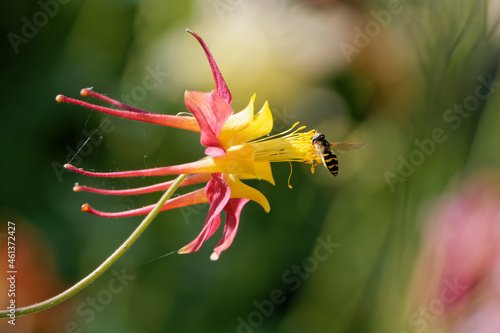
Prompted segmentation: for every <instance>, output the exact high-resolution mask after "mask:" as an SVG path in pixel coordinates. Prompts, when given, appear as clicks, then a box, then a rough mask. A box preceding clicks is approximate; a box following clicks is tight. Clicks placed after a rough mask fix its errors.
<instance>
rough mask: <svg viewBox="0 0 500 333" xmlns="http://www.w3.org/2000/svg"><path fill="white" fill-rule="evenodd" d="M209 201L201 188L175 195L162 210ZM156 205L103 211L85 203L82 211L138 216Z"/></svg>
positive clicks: (119, 215) (108, 214) (112, 215)
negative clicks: (110, 211)
mask: <svg viewBox="0 0 500 333" xmlns="http://www.w3.org/2000/svg"><path fill="white" fill-rule="evenodd" d="M204 202H207V197H206V195H205V189H203V188H201V189H199V190H196V191H193V192H190V193H187V194H184V195H181V196H178V197H175V198H173V199H170V200H168V201H167V202H166V203H165V205H163V207H162V208H161V211H164V210H168V209H174V208H180V207H186V206H191V205H196V204H199V203H204ZM155 206H156V204H154V205H149V206H144V207H142V208H137V209H131V210H126V211H123V212H113V213H109V212H102V211H99V210H96V209H94V208H92V207H90V206H89V205H88V204H84V205H83V206H82V211H84V212H87V213H91V214H94V215H98V216H102V217H127V216H136V215H145V214H148V213H149V212H150V211H151V210H153V208H154V207H155Z"/></svg>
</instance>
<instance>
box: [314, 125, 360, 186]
mask: <svg viewBox="0 0 500 333" xmlns="http://www.w3.org/2000/svg"><path fill="white" fill-rule="evenodd" d="M312 144H313V145H314V146H315V147H316V151H317V152H318V154H319V155H321V160H322V161H323V165H324V166H325V167H326V168H327V169H328V171H330V173H331V174H332V175H333V176H334V177H336V176H337V175H338V174H339V160H338V158H337V155H335V153H334V152H333V149H332V147H333V148H335V149H338V150H339V151H349V150H353V149H358V148H361V147H363V146H364V145H365V144H364V143H359V142H334V143H330V142H328V141H327V140H326V138H325V135H324V134H321V133H318V132H316V134H314V136H313V137H312Z"/></svg>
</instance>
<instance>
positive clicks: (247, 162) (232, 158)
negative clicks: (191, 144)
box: [211, 144, 257, 177]
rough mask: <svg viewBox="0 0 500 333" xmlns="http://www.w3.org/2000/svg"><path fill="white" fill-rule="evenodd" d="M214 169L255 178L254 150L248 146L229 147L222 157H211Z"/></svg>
mask: <svg viewBox="0 0 500 333" xmlns="http://www.w3.org/2000/svg"><path fill="white" fill-rule="evenodd" d="M212 159H213V162H214V166H215V169H216V170H217V171H211V172H222V173H227V174H237V175H239V174H250V175H253V176H255V177H257V174H256V171H255V166H254V164H255V163H254V150H253V147H252V146H251V145H249V144H244V145H240V146H235V147H231V148H230V149H228V150H227V151H226V154H225V155H224V156H217V157H213V158H212Z"/></svg>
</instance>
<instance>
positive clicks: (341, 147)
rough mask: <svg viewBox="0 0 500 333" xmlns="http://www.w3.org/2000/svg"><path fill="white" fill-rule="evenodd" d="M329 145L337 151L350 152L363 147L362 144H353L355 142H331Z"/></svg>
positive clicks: (363, 144)
mask: <svg viewBox="0 0 500 333" xmlns="http://www.w3.org/2000/svg"><path fill="white" fill-rule="evenodd" d="M330 144H331V146H332V147H333V148H335V149H337V150H338V151H351V150H354V149H359V148H362V147H364V146H365V143H364V142H355V141H347V142H333V143H330Z"/></svg>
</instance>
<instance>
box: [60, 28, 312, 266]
mask: <svg viewBox="0 0 500 333" xmlns="http://www.w3.org/2000/svg"><path fill="white" fill-rule="evenodd" d="M188 32H189V33H191V34H192V35H193V36H194V37H195V38H196V39H197V40H198V42H199V43H200V44H201V46H202V47H203V49H204V51H205V53H206V56H207V58H208V62H209V64H210V67H211V69H212V73H213V76H214V79H215V86H216V91H215V92H214V91H212V92H208V93H205V92H198V91H186V93H185V103H186V106H187V108H188V109H189V111H191V113H192V114H193V116H172V115H164V114H156V113H151V112H147V111H144V110H141V109H137V108H135V107H132V106H129V105H125V104H123V103H120V102H118V101H115V100H113V99H111V98H108V97H106V96H103V95H101V94H98V93H96V92H94V91H93V90H92V89H90V88H87V89H82V91H81V92H80V94H81V95H82V96H93V97H96V98H98V99H101V100H103V101H105V102H108V103H110V104H112V105H115V106H117V107H119V108H121V109H123V110H119V109H113V108H108V107H103V106H99V105H95V104H90V103H87V102H83V101H80V100H77V99H73V98H69V97H66V96H63V95H58V96H57V97H56V101H57V102H68V103H73V104H78V105H81V106H85V107H88V108H91V109H94V110H97V111H100V112H104V113H107V114H111V115H115V116H119V117H123V118H128V119H134V120H139V121H144V122H149V123H153V124H159V125H164V126H170V127H176V128H182V129H186V130H190V131H196V132H200V137H201V138H200V142H201V144H202V145H204V146H205V147H206V149H205V154H206V155H207V156H205V157H204V158H202V159H200V160H198V161H196V162H190V163H185V164H180V165H174V166H166V167H158V168H152V169H143V170H134V171H121V172H90V171H86V170H82V169H79V168H76V167H74V166H72V165H70V164H66V165H65V168H67V169H69V170H73V171H76V172H78V173H81V174H84V175H89V176H94V177H143V176H160V175H178V174H189V175H190V176H188V177H187V178H186V179H185V180H184V181H183V183H182V184H181V186H185V185H191V184H198V183H205V182H206V186H205V187H204V188H200V189H198V190H195V191H193V192H190V193H187V194H184V195H181V196H178V197H175V198H173V199H170V200H168V201H167V203H166V204H165V205H164V206H163V208H162V210H167V209H173V208H179V207H184V206H189V205H195V204H199V203H204V202H208V203H209V204H210V208H209V210H208V215H207V218H206V220H205V224H204V226H203V229H202V231H201V233H200V234H199V235H198V237H196V239H194V240H193V241H192V242H191V243H189V244H187V245H186V246H184V247H183V248H181V249H180V250H179V251H178V252H179V253H191V252H195V251H197V250H198V249H199V248H200V247H201V245H202V244H203V242H204V241H206V240H207V239H208V238H209V237H210V236H211V235H212V234H213V233H214V232H215V231H216V230H217V228H218V227H219V225H220V213H221V212H222V211H223V210H224V211H225V212H226V224H225V226H224V232H223V235H222V238H221V240H220V241H219V243H218V244H217V245H216V247H215V249H214V252H213V254H212V255H211V256H210V259H212V260H217V259H218V258H219V256H220V253H221V252H222V251H224V250H226V249H227V248H228V247H229V246H230V245H231V243H232V241H233V239H234V236H235V234H236V231H237V229H238V223H239V220H240V212H241V209H242V208H243V206H244V205H245V204H246V203H247V202H248V201H249V200H252V201H255V202H257V203H259V204H260V205H261V206H262V207H263V208H264V210H265V211H266V212H269V210H270V206H269V202H268V201H267V198H266V197H265V196H264V195H263V194H262V193H261V192H259V191H258V190H256V189H254V188H252V187H250V186H248V185H246V184H245V183H243V182H242V181H241V180H242V179H264V180H267V181H269V182H270V183H272V184H274V179H273V175H272V171H271V164H270V163H271V162H284V161H285V162H286V161H299V162H306V163H311V164H314V163H319V162H320V161H321V157H320V156H318V154H317V153H316V150H315V148H314V146H313V145H312V144H311V138H312V136H313V135H314V133H315V131H314V130H312V131H309V132H300V131H301V130H302V129H304V127H299V128H295V127H296V125H297V124H295V125H294V126H292V128H290V129H289V130H288V131H285V132H283V133H280V134H276V135H273V136H268V134H269V133H270V132H271V130H272V128H273V117H272V114H271V110H270V109H269V106H268V104H267V102H266V103H264V106H263V107H262V109H261V110H260V111H259V112H258V113H257V114H254V100H255V95H254V96H252V98H251V99H250V103H249V104H248V106H247V107H246V108H245V109H244V110H242V111H240V112H238V113H236V114H234V111H233V109H232V108H231V106H230V104H231V101H232V97H231V93H230V92H229V89H228V87H227V85H226V83H225V81H224V79H223V77H222V75H221V73H220V71H219V68H218V67H217V64H216V63H215V60H214V58H213V57H212V55H211V53H210V51H209V50H208V47H207V46H206V44H205V43H204V41H203V40H202V39H201V38H200V37H199V36H198V35H197V34H195V33H193V32H191V31H189V30H188ZM172 183H173V181H168V182H164V183H160V184H155V185H152V186H146V187H141V188H134V189H126V190H105V189H97V188H91V187H86V186H80V185H78V184H76V185H75V187H74V191H89V192H95V193H101V194H112V195H127V194H142V193H149V192H153V191H161V190H166V189H168V188H169V187H170V186H171V185H172ZM153 207H154V205H150V206H145V207H142V208H138V209H132V210H127V211H123V212H113V213H110V212H102V211H98V210H96V209H94V208H92V207H90V206H89V205H88V204H84V205H83V206H82V210H83V211H84V212H89V213H93V214H95V215H98V216H104V217H125V216H134V215H143V214H147V213H149V212H150V211H151V210H152V209H153Z"/></svg>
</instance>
